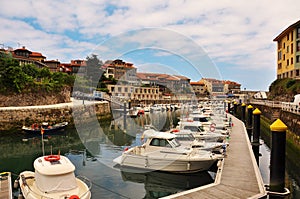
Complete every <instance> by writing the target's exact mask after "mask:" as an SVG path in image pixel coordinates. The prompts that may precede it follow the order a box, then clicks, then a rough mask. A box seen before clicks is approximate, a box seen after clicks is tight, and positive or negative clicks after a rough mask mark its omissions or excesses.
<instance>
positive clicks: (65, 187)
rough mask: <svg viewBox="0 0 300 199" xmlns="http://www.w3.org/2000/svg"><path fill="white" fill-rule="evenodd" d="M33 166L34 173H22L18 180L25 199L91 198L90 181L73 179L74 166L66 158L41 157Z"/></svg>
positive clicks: (78, 178) (57, 156)
mask: <svg viewBox="0 0 300 199" xmlns="http://www.w3.org/2000/svg"><path fill="white" fill-rule="evenodd" d="M33 166H34V169H35V172H32V171H23V172H21V173H20V175H19V179H18V182H19V185H20V188H21V192H22V194H23V197H24V198H25V199H38V198H48V199H50V198H55V199H66V198H69V199H70V198H74V199H76V198H80V199H90V198H91V192H90V189H91V185H92V183H91V181H89V180H88V179H87V178H85V177H75V174H74V171H75V166H74V165H73V164H72V162H71V161H70V160H69V159H68V158H67V157H65V156H61V155H48V156H42V157H39V158H37V159H36V160H35V161H34V163H33Z"/></svg>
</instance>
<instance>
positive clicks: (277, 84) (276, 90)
mask: <svg viewBox="0 0 300 199" xmlns="http://www.w3.org/2000/svg"><path fill="white" fill-rule="evenodd" d="M269 91H270V95H269V97H268V98H269V99H271V100H281V101H293V97H294V95H296V94H298V93H300V80H295V79H290V78H285V79H277V80H275V81H274V82H272V84H271V85H270V87H269Z"/></svg>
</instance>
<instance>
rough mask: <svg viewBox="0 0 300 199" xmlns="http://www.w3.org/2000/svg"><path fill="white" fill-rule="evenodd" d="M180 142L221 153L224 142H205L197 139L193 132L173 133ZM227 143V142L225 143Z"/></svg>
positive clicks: (195, 147)
mask: <svg viewBox="0 0 300 199" xmlns="http://www.w3.org/2000/svg"><path fill="white" fill-rule="evenodd" d="M175 135H176V138H177V140H178V141H179V143H180V144H182V145H185V146H189V147H192V148H194V149H200V150H207V151H212V152H214V153H222V152H223V148H222V147H223V145H224V143H221V142H206V141H205V140H198V139H196V138H195V137H194V135H193V133H175ZM225 144H226V145H228V143H225Z"/></svg>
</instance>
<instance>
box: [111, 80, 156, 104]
mask: <svg viewBox="0 0 300 199" xmlns="http://www.w3.org/2000/svg"><path fill="white" fill-rule="evenodd" d="M107 88H108V90H109V94H110V95H111V97H112V98H115V99H118V100H122V99H123V100H129V99H130V100H132V99H135V100H158V99H160V97H161V92H160V91H159V88H158V87H137V86H132V85H120V84H117V85H107Z"/></svg>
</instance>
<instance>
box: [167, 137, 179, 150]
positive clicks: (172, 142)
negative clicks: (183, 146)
mask: <svg viewBox="0 0 300 199" xmlns="http://www.w3.org/2000/svg"><path fill="white" fill-rule="evenodd" d="M168 141H169V143H170V145H171V146H172V147H173V148H176V147H179V146H180V143H179V142H178V140H177V139H175V138H172V139H169V140H168Z"/></svg>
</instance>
